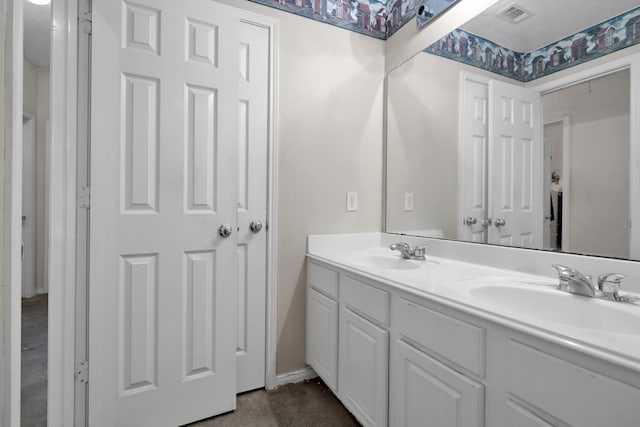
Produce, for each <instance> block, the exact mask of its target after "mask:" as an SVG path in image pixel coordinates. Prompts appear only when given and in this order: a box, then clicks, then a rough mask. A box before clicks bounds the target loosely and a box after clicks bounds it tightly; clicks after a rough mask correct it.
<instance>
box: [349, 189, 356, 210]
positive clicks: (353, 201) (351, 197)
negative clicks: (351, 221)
mask: <svg viewBox="0 0 640 427" xmlns="http://www.w3.org/2000/svg"><path fill="white" fill-rule="evenodd" d="M357 210H358V193H357V192H356V191H349V192H347V212H355V211H357Z"/></svg>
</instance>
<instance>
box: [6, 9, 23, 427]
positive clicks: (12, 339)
mask: <svg viewBox="0 0 640 427" xmlns="http://www.w3.org/2000/svg"><path fill="white" fill-rule="evenodd" d="M5 6H6V13H5V14H4V17H3V18H4V19H5V24H6V27H5V28H6V30H5V31H6V32H5V36H6V40H5V44H4V45H5V52H4V55H5V56H4V74H5V76H4V77H5V78H4V96H5V104H4V118H3V119H4V131H5V133H4V168H5V171H4V182H3V191H4V194H3V211H2V216H3V224H2V234H3V235H2V240H3V241H2V288H1V290H2V335H3V336H2V340H1V343H2V345H3V347H4V348H3V352H2V353H0V360H1V361H2V368H1V371H0V380H2V381H0V383H1V384H2V385H1V386H2V391H1V394H0V396H1V398H2V402H1V403H0V413H1V414H2V418H0V421H1V422H2V425H3V426H5V427H19V425H20V384H21V381H20V376H21V373H20V365H21V363H20V362H21V361H20V358H21V349H20V347H21V326H22V325H21V323H22V322H21V311H22V307H21V295H22V266H21V264H22V260H21V256H20V248H21V244H22V236H21V235H22V109H23V107H22V95H23V93H22V92H23V86H22V84H23V83H22V82H23V78H22V72H23V60H24V59H23V58H24V54H23V44H22V42H23V28H24V27H23V16H24V15H23V13H24V9H23V5H22V1H20V0H8V1H7V2H6V3H5Z"/></svg>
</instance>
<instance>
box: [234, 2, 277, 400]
mask: <svg viewBox="0 0 640 427" xmlns="http://www.w3.org/2000/svg"><path fill="white" fill-rule="evenodd" d="M240 19H241V21H243V22H246V23H249V24H252V25H256V26H260V27H263V28H266V29H268V30H269V74H270V78H269V135H268V145H269V147H268V150H267V157H268V160H267V180H268V184H267V200H268V202H267V226H266V233H267V294H266V304H267V307H266V319H265V334H266V337H265V338H266V348H265V351H266V360H265V364H266V369H265V375H266V378H265V388H266V389H267V390H272V389H274V388H276V387H277V386H278V382H277V380H276V350H277V323H276V313H277V310H276V309H277V300H276V297H277V266H278V259H277V249H278V245H277V200H278V199H277V188H278V166H277V165H278V138H277V130H278V129H277V111H278V110H277V107H278V100H277V83H278V69H279V67H278V64H279V62H278V60H279V58H278V49H277V46H278V41H279V40H278V22H279V21H278V20H277V19H274V18H270V17H266V16H263V15H260V14H257V13H253V12H249V11H246V10H241V11H240Z"/></svg>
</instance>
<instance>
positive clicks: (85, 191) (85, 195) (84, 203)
mask: <svg viewBox="0 0 640 427" xmlns="http://www.w3.org/2000/svg"><path fill="white" fill-rule="evenodd" d="M78 205H79V206H80V207H81V208H86V209H89V208H90V207H91V188H90V187H85V186H84V185H83V186H80V189H79V190H78Z"/></svg>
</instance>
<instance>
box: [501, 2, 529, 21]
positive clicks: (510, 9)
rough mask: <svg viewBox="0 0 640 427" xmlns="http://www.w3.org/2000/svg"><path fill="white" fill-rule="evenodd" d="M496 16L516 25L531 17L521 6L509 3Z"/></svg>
mask: <svg viewBox="0 0 640 427" xmlns="http://www.w3.org/2000/svg"><path fill="white" fill-rule="evenodd" d="M498 16H499V17H501V18H502V19H505V20H507V21H509V22H512V23H514V24H517V23H518V22H522V21H524V20H525V19H527V18H528V17H530V16H531V13H530V12H529V11H528V10H526V9H525V8H523V7H522V6H520V5H518V4H515V3H511V4H510V5H509V6H507V7H505V8H504V9H502V10H500V12H498Z"/></svg>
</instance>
